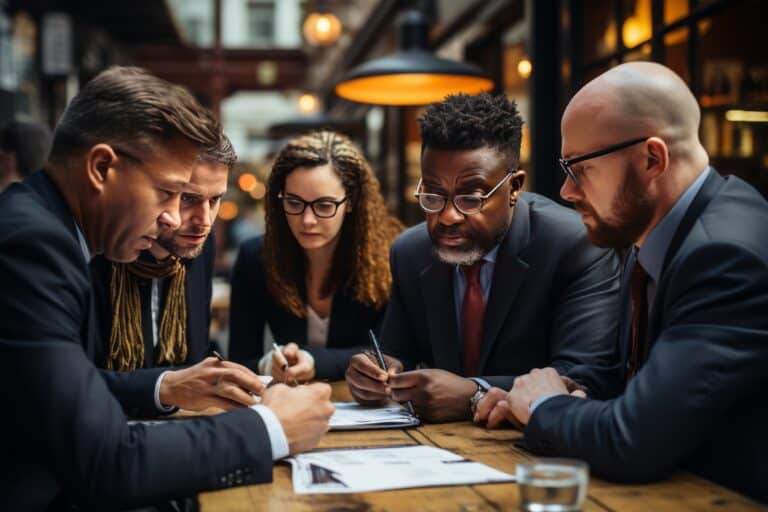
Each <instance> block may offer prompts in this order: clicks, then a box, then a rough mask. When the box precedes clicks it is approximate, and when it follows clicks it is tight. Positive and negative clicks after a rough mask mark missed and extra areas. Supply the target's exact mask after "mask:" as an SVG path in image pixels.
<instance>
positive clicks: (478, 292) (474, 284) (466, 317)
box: [461, 260, 485, 376]
mask: <svg viewBox="0 0 768 512" xmlns="http://www.w3.org/2000/svg"><path fill="white" fill-rule="evenodd" d="M483 263H484V261H483V260H480V261H478V262H476V263H473V264H472V265H468V266H462V267H461V270H462V272H464V278H465V279H466V282H467V286H466V288H465V290H464V302H462V304H461V339H462V340H463V342H464V358H463V361H462V366H463V370H464V375H465V376H471V375H476V373H477V372H478V371H479V368H478V367H477V366H478V363H479V362H480V345H481V343H482V341H483V318H484V317H485V299H484V298H483V288H482V286H480V269H481V268H482V266H483Z"/></svg>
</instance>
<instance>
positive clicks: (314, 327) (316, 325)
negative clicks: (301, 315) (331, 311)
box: [307, 304, 331, 347]
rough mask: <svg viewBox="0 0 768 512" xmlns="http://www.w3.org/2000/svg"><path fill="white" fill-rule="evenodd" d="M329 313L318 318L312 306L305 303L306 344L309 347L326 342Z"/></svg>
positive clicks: (329, 320)
mask: <svg viewBox="0 0 768 512" xmlns="http://www.w3.org/2000/svg"><path fill="white" fill-rule="evenodd" d="M330 323H331V315H328V316H327V317H326V318H320V315H318V314H317V313H316V312H315V310H314V309H312V306H310V305H309V304H307V344H308V345H309V346H310V347H324V346H325V345H326V344H327V343H328V324H330Z"/></svg>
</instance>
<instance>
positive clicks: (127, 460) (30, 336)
mask: <svg viewBox="0 0 768 512" xmlns="http://www.w3.org/2000/svg"><path fill="white" fill-rule="evenodd" d="M0 212H2V215H0V275H2V276H3V287H2V288H0V318H2V319H3V321H2V323H1V324H0V400H2V403H3V404H4V406H5V407H6V416H7V417H8V418H12V421H9V422H7V423H6V425H5V426H6V430H5V431H6V435H7V436H9V437H8V439H12V440H13V442H12V443H6V445H8V446H7V447H6V455H4V457H3V463H2V465H1V466H0V467H1V468H2V469H1V470H0V471H2V479H0V482H2V483H1V484H0V485H2V488H0V509H2V510H43V509H44V508H45V507H47V506H48V504H50V503H51V502H52V500H53V499H54V498H55V497H56V496H59V500H61V501H58V502H57V503H62V502H75V503H78V504H83V505H86V506H94V507H98V508H100V509H102V510H103V509H104V508H107V507H110V508H123V507H128V506H137V505H142V504H148V503H152V502H158V501H162V500H167V499H170V498H175V497H182V496H188V495H191V494H194V493H196V492H199V491H203V490H209V489H218V488H223V487H229V486H232V485H235V484H237V483H246V482H264V481H269V480H271V478H272V453H271V447H270V443H269V440H268V436H267V432H266V428H265V426H264V423H263V421H262V420H261V418H260V416H259V415H258V414H256V413H254V412H253V411H250V410H247V409H245V410H238V411H235V412H233V413H229V414H225V415H222V416H220V417H216V418H207V419H200V420H194V421H190V422H183V423H176V424H169V425H164V426H157V427H146V426H141V425H139V426H128V425H127V423H126V418H125V416H124V414H123V412H122V408H121V405H123V406H125V405H126V404H128V405H131V404H133V405H136V406H138V407H143V408H146V409H152V408H154V404H153V393H152V392H153V387H154V382H155V380H156V376H157V373H158V372H157V371H156V370H143V371H137V372H127V373H124V374H113V373H112V372H99V371H98V370H97V369H96V368H95V367H94V366H93V364H92V357H93V352H94V350H93V349H94V347H95V343H94V332H95V331H94V328H95V324H94V322H93V315H92V312H91V309H92V293H91V287H90V281H89V275H88V264H87V262H86V258H85V256H84V255H83V252H82V250H81V248H80V245H79V243H78V239H77V235H76V231H75V230H76V228H75V224H74V220H73V218H72V214H71V213H70V211H69V209H68V207H67V204H66V203H65V202H64V199H63V197H62V196H61V194H60V193H59V191H58V189H57V188H56V186H55V185H54V184H53V182H52V181H51V180H50V179H49V178H48V176H47V175H46V174H45V173H44V172H41V173H36V174H33V175H32V176H30V177H29V178H27V180H25V182H24V183H22V184H15V185H13V186H11V187H10V188H9V189H7V190H6V191H5V192H3V194H2V195H0ZM121 389H129V390H134V391H135V392H127V393H126V394H125V395H124V396H119V395H117V396H118V398H120V400H121V403H118V401H117V400H115V396H116V395H113V393H115V392H120V390H121ZM110 391H112V393H110ZM8 429H10V431H9V430H8Z"/></svg>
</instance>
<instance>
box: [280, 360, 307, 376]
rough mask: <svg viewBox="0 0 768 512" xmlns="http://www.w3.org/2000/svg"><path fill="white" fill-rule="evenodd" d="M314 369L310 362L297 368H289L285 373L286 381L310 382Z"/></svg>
mask: <svg viewBox="0 0 768 512" xmlns="http://www.w3.org/2000/svg"><path fill="white" fill-rule="evenodd" d="M312 370H313V367H312V364H311V363H309V361H304V362H299V363H298V364H296V365H295V366H289V367H288V369H287V370H286V371H285V378H286V380H291V379H295V380H309V379H311V378H312V375H313V371H312Z"/></svg>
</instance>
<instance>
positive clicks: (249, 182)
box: [237, 172, 259, 192]
mask: <svg viewBox="0 0 768 512" xmlns="http://www.w3.org/2000/svg"><path fill="white" fill-rule="evenodd" d="M258 182H259V180H258V179H256V176H254V175H253V174H251V173H249V172H244V173H243V174H241V175H240V177H239V178H237V186H238V187H240V190H242V191H243V192H250V191H251V190H253V187H255V186H256V183H258Z"/></svg>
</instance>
